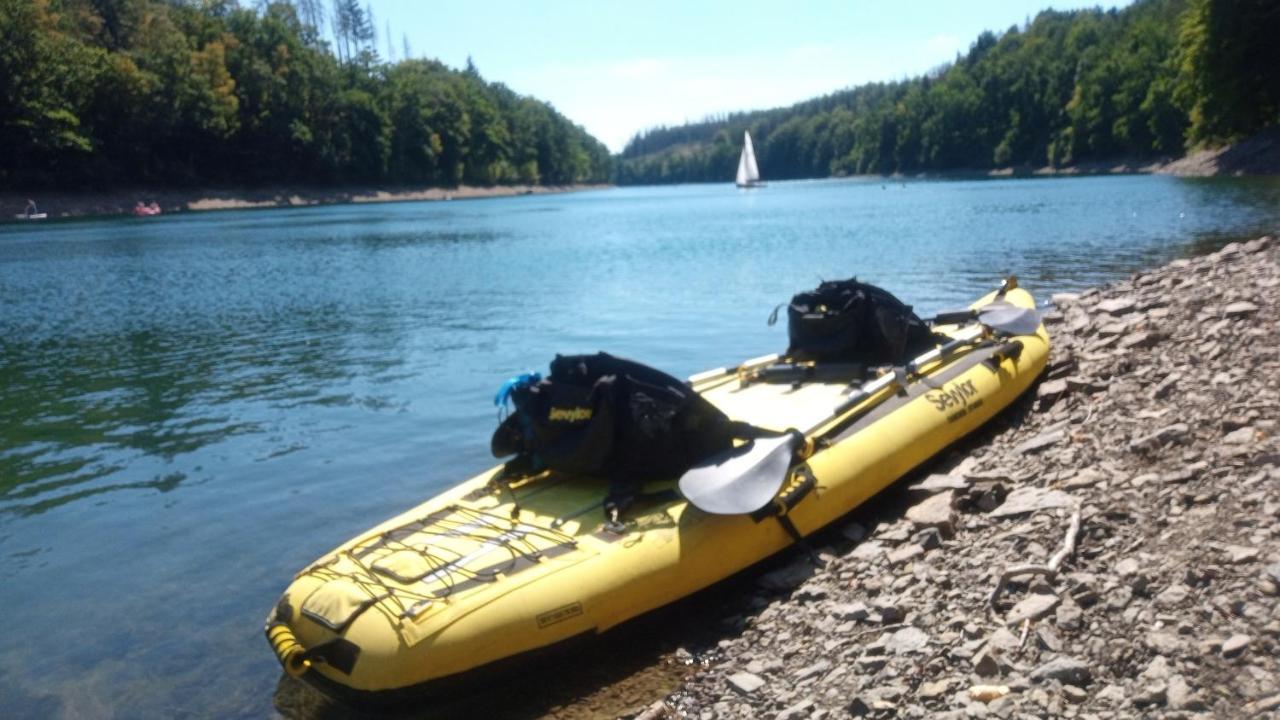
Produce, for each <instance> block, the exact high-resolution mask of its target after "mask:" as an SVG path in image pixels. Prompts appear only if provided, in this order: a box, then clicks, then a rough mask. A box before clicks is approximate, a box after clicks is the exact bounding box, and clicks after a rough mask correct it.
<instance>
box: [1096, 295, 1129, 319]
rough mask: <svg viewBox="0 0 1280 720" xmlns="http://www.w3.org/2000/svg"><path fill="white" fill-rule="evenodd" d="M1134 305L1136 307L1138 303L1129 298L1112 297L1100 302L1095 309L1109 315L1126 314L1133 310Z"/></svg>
mask: <svg viewBox="0 0 1280 720" xmlns="http://www.w3.org/2000/svg"><path fill="white" fill-rule="evenodd" d="M1134 307H1136V303H1134V301H1133V300H1130V299H1129V298H1112V299H1110V300H1103V301H1102V302H1100V303H1098V304H1097V305H1096V306H1094V309H1096V310H1097V311H1098V312H1104V313H1107V314H1108V315H1124V314H1125V313H1128V312H1133V309H1134Z"/></svg>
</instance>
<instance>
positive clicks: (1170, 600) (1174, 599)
mask: <svg viewBox="0 0 1280 720" xmlns="http://www.w3.org/2000/svg"><path fill="white" fill-rule="evenodd" d="M1190 594H1191V591H1190V590H1188V589H1187V586H1186V585H1183V584H1181V583H1177V584H1174V585H1170V586H1169V587H1167V588H1165V589H1164V590H1161V591H1160V594H1159V595H1156V598H1155V603H1156V607H1158V608H1160V609H1162V610H1172V609H1174V608H1176V607H1178V606H1179V605H1182V604H1183V603H1184V602H1186V600H1187V596H1188V595H1190Z"/></svg>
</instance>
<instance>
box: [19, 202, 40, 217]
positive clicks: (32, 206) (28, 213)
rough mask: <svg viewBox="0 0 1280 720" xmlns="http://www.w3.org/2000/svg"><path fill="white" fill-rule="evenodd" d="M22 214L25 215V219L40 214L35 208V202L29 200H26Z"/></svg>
mask: <svg viewBox="0 0 1280 720" xmlns="http://www.w3.org/2000/svg"><path fill="white" fill-rule="evenodd" d="M23 212H24V213H25V214H26V216H27V217H31V216H32V215H36V214H38V213H39V212H40V209H39V208H37V207H36V201H35V200H32V199H31V198H27V209H26V210H24V211H23Z"/></svg>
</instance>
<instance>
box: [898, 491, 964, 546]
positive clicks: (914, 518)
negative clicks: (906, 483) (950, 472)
mask: <svg viewBox="0 0 1280 720" xmlns="http://www.w3.org/2000/svg"><path fill="white" fill-rule="evenodd" d="M954 502H955V495H954V493H953V492H952V491H951V490H946V491H944V492H940V493H938V494H936V495H931V496H929V497H928V498H926V499H925V500H924V501H922V502H919V503H917V504H915V505H912V506H911V507H910V508H908V509H907V519H908V520H910V521H911V522H913V523H915V525H916V527H931V528H937V529H938V530H939V531H940V532H941V533H942V534H943V535H944V536H946V537H951V536H952V535H954V534H955V520H956V512H955V509H954V508H953V507H952V506H953V504H954Z"/></svg>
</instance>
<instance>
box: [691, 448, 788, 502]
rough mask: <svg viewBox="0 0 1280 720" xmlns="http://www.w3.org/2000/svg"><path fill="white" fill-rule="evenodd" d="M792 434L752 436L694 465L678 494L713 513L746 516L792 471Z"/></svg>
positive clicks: (774, 493) (768, 498)
mask: <svg viewBox="0 0 1280 720" xmlns="http://www.w3.org/2000/svg"><path fill="white" fill-rule="evenodd" d="M798 442H799V439H798V438H796V436H795V435H790V434H788V435H784V436H782V437H778V438H765V439H760V438H757V439H754V440H751V441H749V442H746V443H744V444H742V445H739V446H738V447H735V448H733V449H731V450H728V451H726V452H723V453H720V454H719V455H716V456H715V457H712V458H709V459H707V460H704V461H703V462H702V463H699V464H698V465H695V466H693V467H692V468H690V469H689V471H688V472H686V473H685V474H684V475H683V476H682V477H681V478H680V494H682V495H684V496H685V498H686V499H688V500H689V502H691V503H693V505H694V507H696V508H698V509H699V510H703V511H705V512H709V513H711V514H713V515H747V514H750V513H753V512H755V511H756V510H759V509H760V508H762V507H764V506H765V505H768V504H769V501H770V500H772V499H773V497H774V496H775V495H777V494H778V490H780V489H782V484H783V483H784V482H785V481H786V479H787V473H788V472H790V470H791V460H792V458H793V457H794V456H795V448H796V443H798Z"/></svg>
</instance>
